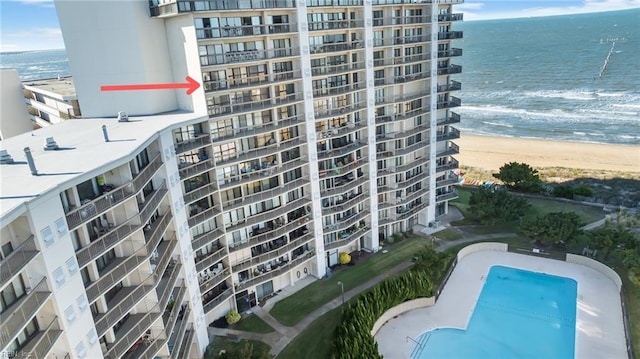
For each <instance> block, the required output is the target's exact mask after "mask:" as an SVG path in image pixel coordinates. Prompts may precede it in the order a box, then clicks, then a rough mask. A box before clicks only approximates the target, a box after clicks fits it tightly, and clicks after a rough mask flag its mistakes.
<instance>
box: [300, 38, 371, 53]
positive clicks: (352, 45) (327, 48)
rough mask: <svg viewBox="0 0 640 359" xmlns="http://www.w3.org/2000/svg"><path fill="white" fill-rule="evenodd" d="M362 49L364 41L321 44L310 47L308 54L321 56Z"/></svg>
mask: <svg viewBox="0 0 640 359" xmlns="http://www.w3.org/2000/svg"><path fill="white" fill-rule="evenodd" d="M363 48H364V41H351V42H339V43H335V44H329V43H328V44H322V45H315V46H311V49H310V52H311V54H312V55H314V54H322V53H327V52H337V51H349V50H357V49H363Z"/></svg>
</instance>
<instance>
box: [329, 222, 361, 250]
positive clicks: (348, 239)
mask: <svg viewBox="0 0 640 359" xmlns="http://www.w3.org/2000/svg"><path fill="white" fill-rule="evenodd" d="M370 230H371V229H369V228H366V227H364V228H360V229H359V230H357V231H355V232H353V233H351V234H349V235H348V236H347V237H346V238H341V239H339V240H337V241H333V242H330V243H325V245H324V249H325V250H326V251H328V250H332V249H336V248H340V247H343V246H346V245H348V244H349V243H352V242H353V241H355V240H357V239H358V238H360V237H362V236H363V235H365V234H367V232H369V231H370Z"/></svg>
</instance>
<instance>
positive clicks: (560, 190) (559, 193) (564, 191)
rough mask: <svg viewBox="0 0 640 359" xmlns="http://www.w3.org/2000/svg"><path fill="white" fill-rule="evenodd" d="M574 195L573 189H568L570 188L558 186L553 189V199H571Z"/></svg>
mask: <svg viewBox="0 0 640 359" xmlns="http://www.w3.org/2000/svg"><path fill="white" fill-rule="evenodd" d="M574 194H575V191H574V189H573V187H570V186H558V187H556V188H554V189H553V196H554V197H562V198H568V199H573V195H574Z"/></svg>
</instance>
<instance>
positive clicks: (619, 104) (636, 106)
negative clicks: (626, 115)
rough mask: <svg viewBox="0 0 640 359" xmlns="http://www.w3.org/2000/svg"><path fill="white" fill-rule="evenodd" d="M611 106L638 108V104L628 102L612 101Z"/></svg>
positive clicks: (639, 107)
mask: <svg viewBox="0 0 640 359" xmlns="http://www.w3.org/2000/svg"><path fill="white" fill-rule="evenodd" d="M612 106H613V107H621V108H635V109H638V110H640V105H635V104H630V103H614V104H612Z"/></svg>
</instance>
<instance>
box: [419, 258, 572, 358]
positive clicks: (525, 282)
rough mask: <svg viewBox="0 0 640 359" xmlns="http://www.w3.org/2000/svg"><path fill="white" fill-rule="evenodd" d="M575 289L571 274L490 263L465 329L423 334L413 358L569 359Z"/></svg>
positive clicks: (433, 331) (434, 331) (450, 329)
mask: <svg viewBox="0 0 640 359" xmlns="http://www.w3.org/2000/svg"><path fill="white" fill-rule="evenodd" d="M577 289H578V284H577V282H576V281H575V280H573V279H569V278H565V277H559V276H554V275H549V274H544V273H536V272H530V271H526V270H521V269H515V268H511V267H505V266H492V267H491V268H490V270H489V274H488V275H487V279H486V281H485V284H484V286H483V287H482V291H481V293H480V297H479V298H478V301H477V303H476V306H475V308H474V310H473V314H472V315H471V319H470V320H469V324H468V326H467V329H466V330H461V329H456V328H440V329H435V330H432V331H429V332H426V333H424V334H422V335H421V336H420V337H418V338H417V342H418V343H419V344H418V345H415V348H414V349H413V352H412V353H411V358H412V359H427V358H438V359H454V358H465V359H475V358H477V359H488V358H510V359H511V358H532V359H533V358H535V359H540V358H557V359H565V358H566V359H569V358H571V359H573V358H574V351H575V330H576V299H577Z"/></svg>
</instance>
